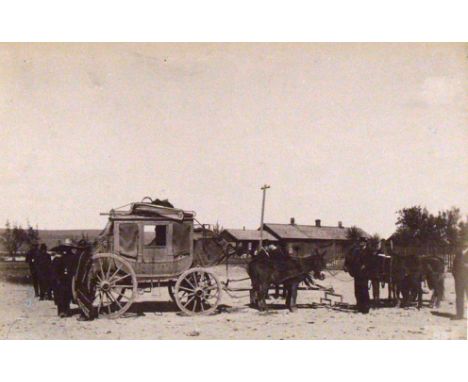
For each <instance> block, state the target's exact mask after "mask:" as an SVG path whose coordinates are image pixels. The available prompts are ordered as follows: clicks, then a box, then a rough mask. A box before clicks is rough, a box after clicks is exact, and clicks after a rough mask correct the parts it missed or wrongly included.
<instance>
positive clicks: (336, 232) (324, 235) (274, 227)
mask: <svg viewBox="0 0 468 382" xmlns="http://www.w3.org/2000/svg"><path fill="white" fill-rule="evenodd" d="M265 228H267V229H269V230H270V231H271V232H273V233H274V234H275V235H276V236H277V237H278V238H280V239H287V240H308V239H309V240H310V239H312V240H348V237H347V231H348V230H347V227H327V226H320V227H317V226H315V225H303V224H273V223H265ZM361 231H362V235H363V236H365V237H367V236H369V235H368V234H367V233H366V232H365V231H363V230H361Z"/></svg>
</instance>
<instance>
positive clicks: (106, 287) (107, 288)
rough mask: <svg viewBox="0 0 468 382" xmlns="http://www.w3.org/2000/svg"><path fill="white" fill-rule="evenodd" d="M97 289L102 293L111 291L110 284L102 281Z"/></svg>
mask: <svg viewBox="0 0 468 382" xmlns="http://www.w3.org/2000/svg"><path fill="white" fill-rule="evenodd" d="M99 287H100V288H101V290H102V291H103V292H109V291H110V289H111V284H110V283H109V281H107V280H104V281H101V283H100V285H99Z"/></svg>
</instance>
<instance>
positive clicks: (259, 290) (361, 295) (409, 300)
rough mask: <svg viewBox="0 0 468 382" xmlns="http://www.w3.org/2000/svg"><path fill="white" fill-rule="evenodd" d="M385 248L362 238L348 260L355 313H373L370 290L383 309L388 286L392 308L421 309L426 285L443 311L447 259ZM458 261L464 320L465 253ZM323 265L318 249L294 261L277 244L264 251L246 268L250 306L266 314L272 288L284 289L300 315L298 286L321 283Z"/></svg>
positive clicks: (467, 267)
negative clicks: (382, 295)
mask: <svg viewBox="0 0 468 382" xmlns="http://www.w3.org/2000/svg"><path fill="white" fill-rule="evenodd" d="M384 248H385V241H382V242H381V245H380V248H378V249H373V248H371V247H370V246H369V244H368V242H367V239H366V238H361V240H360V241H359V242H358V243H357V244H355V245H354V246H353V247H352V248H351V249H350V250H349V251H348V252H347V254H346V256H345V262H344V270H345V271H346V272H348V273H349V274H350V275H351V276H352V277H353V279H354V289H355V297H356V309H357V311H359V312H361V313H368V312H369V310H370V306H371V300H370V297H369V289H370V287H371V288H372V295H373V304H374V306H376V307H377V306H379V305H380V304H381V302H382V301H381V299H380V289H381V288H380V287H381V285H382V286H384V285H385V284H386V285H387V286H388V301H389V302H390V303H392V304H393V305H395V306H398V307H407V306H411V305H414V304H415V305H416V306H417V308H418V309H420V308H421V307H422V305H423V293H425V292H424V290H423V283H427V287H428V288H429V289H430V290H431V291H432V296H431V299H430V306H431V307H439V306H440V302H441V301H442V300H443V298H444V289H445V287H444V279H445V266H444V260H443V259H442V258H440V257H438V256H434V255H422V256H419V255H402V254H399V253H397V252H396V251H394V250H393V249H392V248H391V247H390V248H385V250H384ZM457 256H458V257H459V258H461V260H459V261H458V263H459V265H458V268H457V270H455V269H454V277H455V284H456V286H457V285H459V287H458V290H459V292H457V314H456V316H457V317H458V318H460V317H463V309H464V296H465V294H468V264H467V263H468V259H467V256H468V255H467V254H466V250H465V254H459V255H457ZM325 264H326V260H325V254H324V253H320V252H319V251H318V250H316V253H314V254H312V255H310V256H309V257H304V258H298V257H293V256H290V255H288V254H287V252H286V251H285V250H284V249H282V248H281V247H276V246H274V245H272V246H269V247H267V248H266V249H262V250H260V251H259V252H258V254H257V255H256V256H255V257H254V258H253V259H252V261H251V262H250V263H249V265H248V274H249V276H250V279H251V282H252V290H251V304H252V305H254V306H256V307H257V308H258V309H259V310H265V309H266V308H267V305H266V302H265V300H266V299H267V298H268V291H269V289H270V287H272V286H276V287H278V286H279V285H283V286H284V291H285V293H284V296H285V297H286V306H287V307H288V308H289V310H290V311H292V312H293V311H296V310H297V306H296V299H297V290H298V285H299V284H300V283H301V282H304V281H305V282H309V283H310V281H311V278H312V277H313V278H317V279H323V278H324V275H323V273H322V271H323V270H324V269H325ZM455 265H456V264H455ZM457 280H458V281H457ZM456 289H457V288H456ZM460 301H461V302H460Z"/></svg>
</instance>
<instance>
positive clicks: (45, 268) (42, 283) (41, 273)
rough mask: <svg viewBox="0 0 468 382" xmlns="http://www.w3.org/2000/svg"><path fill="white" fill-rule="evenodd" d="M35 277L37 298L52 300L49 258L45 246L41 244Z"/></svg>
mask: <svg viewBox="0 0 468 382" xmlns="http://www.w3.org/2000/svg"><path fill="white" fill-rule="evenodd" d="M36 265H37V277H38V280H39V299H40V300H44V299H45V298H47V299H48V300H52V285H51V260H50V255H49V253H48V252H47V246H46V245H45V244H41V246H40V248H39V253H38V256H37V260H36Z"/></svg>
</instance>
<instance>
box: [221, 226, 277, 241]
mask: <svg viewBox="0 0 468 382" xmlns="http://www.w3.org/2000/svg"><path fill="white" fill-rule="evenodd" d="M223 232H226V233H228V234H229V235H231V236H232V237H233V238H234V239H235V240H237V241H260V231H257V230H255V229H231V228H228V229H225V230H224V231H223ZM263 240H269V241H278V239H277V238H275V237H274V236H273V235H272V234H270V233H269V232H266V231H263Z"/></svg>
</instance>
